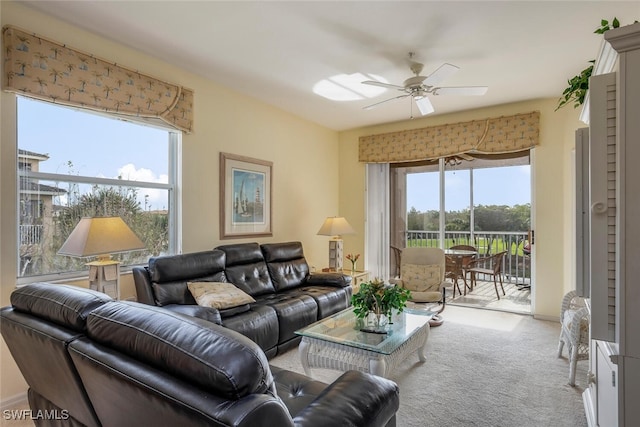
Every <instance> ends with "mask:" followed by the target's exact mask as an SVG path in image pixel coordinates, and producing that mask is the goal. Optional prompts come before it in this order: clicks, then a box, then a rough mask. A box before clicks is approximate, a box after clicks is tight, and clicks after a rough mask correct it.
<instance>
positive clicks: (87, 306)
mask: <svg viewBox="0 0 640 427" xmlns="http://www.w3.org/2000/svg"><path fill="white" fill-rule="evenodd" d="M108 301H112V299H111V297H109V296H107V295H106V294H103V293H102V292H97V291H92V290H90V289H85V288H80V287H77V286H69V285H54V284H50V283H32V284H30V285H27V286H23V287H21V288H18V289H16V290H15V291H14V292H13V293H12V294H11V305H12V306H13V309H14V310H16V311H19V312H22V313H28V314H30V315H33V316H35V317H38V318H40V319H44V320H46V321H49V322H53V323H56V324H58V325H60V326H64V327H65V328H68V329H71V330H74V331H77V332H84V330H85V329H86V322H87V316H88V315H89V312H90V311H91V310H93V309H94V308H96V307H98V306H101V305H102V304H105V303H106V302H108Z"/></svg>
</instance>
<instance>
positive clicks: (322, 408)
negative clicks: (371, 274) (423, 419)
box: [0, 283, 399, 427]
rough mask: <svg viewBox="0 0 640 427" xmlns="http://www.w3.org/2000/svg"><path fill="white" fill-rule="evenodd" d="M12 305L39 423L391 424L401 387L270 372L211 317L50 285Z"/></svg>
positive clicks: (249, 346) (9, 320) (8, 325)
mask: <svg viewBox="0 0 640 427" xmlns="http://www.w3.org/2000/svg"><path fill="white" fill-rule="evenodd" d="M11 304H12V305H11V306H10V307H5V308H3V309H2V310H0V320H1V321H0V328H1V331H2V336H3V337H4V340H5V342H6V344H7V346H8V348H9V350H10V351H11V354H12V356H13V358H14V359H15V361H16V363H17V364H18V367H19V368H20V370H21V372H22V374H23V375H24V377H25V379H26V381H27V383H28V384H29V392H28V396H29V403H30V406H31V409H32V411H35V412H33V413H41V414H46V416H43V417H41V418H40V419H39V420H38V422H37V423H38V425H39V426H83V425H84V426H102V427H110V426H114V427H127V426H131V427H134V426H135V427H140V426H252V427H260V426H294V425H295V426H326V425H328V424H327V423H330V424H333V425H338V424H339V425H349V426H385V425H386V426H394V425H395V413H396V411H397V409H398V405H399V395H398V387H397V385H396V384H395V383H394V382H392V381H390V380H387V379H384V378H380V377H376V376H373V375H368V374H364V373H361V372H357V371H349V372H346V373H345V374H343V375H342V376H340V377H339V378H338V379H337V380H336V381H335V382H333V383H332V384H330V385H326V384H323V383H320V382H317V381H313V380H312V379H310V378H308V377H305V376H304V375H300V374H297V373H295V372H291V371H286V370H282V369H278V368H275V367H270V366H269V364H268V361H267V357H266V355H265V354H264V352H263V351H262V349H261V348H260V347H259V346H258V345H256V344H255V343H254V342H253V341H251V340H250V339H248V338H246V337H245V336H243V335H241V334H239V333H237V332H235V331H232V330H231V329H229V328H225V327H222V326H219V325H216V324H212V323H210V322H208V321H206V320H202V319H199V318H196V317H193V316H185V315H182V314H180V313H176V312H172V311H169V310H165V309H163V308H159V307H152V306H149V305H144V304H139V303H135V302H120V301H113V300H111V299H110V298H109V297H107V296H106V295H104V294H100V293H98V292H95V291H91V290H88V289H83V288H77V287H72V286H64V285H51V284H44V283H39V284H32V285H28V286H25V287H22V288H20V289H18V290H16V291H14V292H13V294H12V295H11ZM336 423H338V424H336Z"/></svg>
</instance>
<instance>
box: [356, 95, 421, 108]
mask: <svg viewBox="0 0 640 427" xmlns="http://www.w3.org/2000/svg"><path fill="white" fill-rule="evenodd" d="M407 96H410V95H409V94H406V95H400V96H396V97H395V98H389V99H385V100H384V101H380V102H376V103H375V104H371V105H367V106H366V107H362V109H363V110H370V109H372V108H373V107H377V106H378V105H380V104H384V103H385V102H389V101H395V100H396V99H402V98H406V97H407Z"/></svg>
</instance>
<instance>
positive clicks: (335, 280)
mask: <svg viewBox="0 0 640 427" xmlns="http://www.w3.org/2000/svg"><path fill="white" fill-rule="evenodd" d="M306 284H307V285H312V286H313V285H316V286H321V285H324V286H335V287H336V288H346V287H348V286H351V276H349V275H348V274H342V273H312V274H310V275H309V276H308V277H307V282H306Z"/></svg>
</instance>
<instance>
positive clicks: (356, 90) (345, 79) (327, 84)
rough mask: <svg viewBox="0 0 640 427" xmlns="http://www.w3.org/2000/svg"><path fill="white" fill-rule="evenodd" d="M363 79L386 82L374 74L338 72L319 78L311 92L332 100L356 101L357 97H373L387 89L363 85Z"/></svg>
mask: <svg viewBox="0 0 640 427" xmlns="http://www.w3.org/2000/svg"><path fill="white" fill-rule="evenodd" d="M365 80H377V81H379V82H382V83H388V82H387V81H386V80H385V79H383V78H382V77H380V76H376V75H375V74H362V73H354V74H338V75H335V76H332V77H329V78H327V79H324V80H320V81H319V82H318V83H316V84H315V85H314V86H313V92H314V93H316V94H318V95H320V96H322V97H325V98H327V99H331V100H332V101H356V100H358V99H365V98H374V97H376V96H378V95H381V94H383V93H384V92H386V91H387V89H385V88H383V87H380V86H370V85H363V84H362V82H363V81H365Z"/></svg>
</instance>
